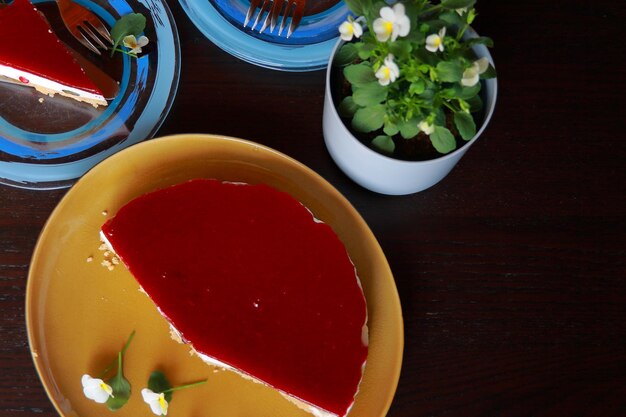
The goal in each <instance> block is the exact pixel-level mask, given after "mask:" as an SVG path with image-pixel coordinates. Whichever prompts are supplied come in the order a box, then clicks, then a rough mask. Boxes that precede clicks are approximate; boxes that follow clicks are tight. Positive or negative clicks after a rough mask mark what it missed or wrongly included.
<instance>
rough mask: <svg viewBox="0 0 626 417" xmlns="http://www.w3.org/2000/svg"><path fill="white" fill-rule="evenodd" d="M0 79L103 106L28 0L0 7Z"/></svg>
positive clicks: (81, 72)
mask: <svg viewBox="0 0 626 417" xmlns="http://www.w3.org/2000/svg"><path fill="white" fill-rule="evenodd" d="M0 79H4V80H5V81H11V82H15V83H19V84H22V85H26V86H30V87H33V88H35V89H37V91H39V92H41V93H43V94H47V95H54V94H60V95H62V96H66V97H71V98H73V99H75V100H78V101H84V102H87V103H90V104H92V105H94V106H106V105H107V102H106V100H105V99H104V97H103V95H102V92H101V91H100V90H99V89H98V87H96V85H95V84H94V83H93V82H92V81H91V79H90V78H89V77H88V76H87V75H86V74H85V71H84V70H83V69H82V68H81V66H80V65H79V64H78V63H77V62H76V60H75V59H74V57H73V56H72V55H71V53H70V52H69V51H68V49H67V48H66V47H65V45H63V44H62V43H61V41H60V40H59V38H58V37H57V36H56V35H55V34H54V32H52V30H51V29H50V26H49V25H48V23H47V22H46V21H45V20H44V18H43V17H42V16H41V15H40V14H39V12H38V11H37V9H36V8H35V6H33V5H32V4H31V3H30V2H29V1H28V0H13V3H12V4H11V5H9V6H7V7H4V8H0Z"/></svg>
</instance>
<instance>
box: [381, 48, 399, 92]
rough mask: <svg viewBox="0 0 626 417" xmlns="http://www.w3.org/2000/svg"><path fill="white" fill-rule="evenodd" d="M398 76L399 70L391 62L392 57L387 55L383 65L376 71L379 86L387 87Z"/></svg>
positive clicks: (392, 61)
mask: <svg viewBox="0 0 626 417" xmlns="http://www.w3.org/2000/svg"><path fill="white" fill-rule="evenodd" d="M399 76H400V68H398V65H397V64H396V63H395V62H394V60H393V55H392V54H389V55H387V58H385V61H384V63H383V65H382V66H381V67H380V68H379V69H378V71H376V78H378V82H379V83H380V85H389V83H392V82H394V81H395V80H396V79H397V78H398V77H399Z"/></svg>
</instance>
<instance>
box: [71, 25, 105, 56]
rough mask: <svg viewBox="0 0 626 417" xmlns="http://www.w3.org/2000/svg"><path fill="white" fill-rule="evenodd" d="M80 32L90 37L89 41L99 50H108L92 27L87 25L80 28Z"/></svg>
mask: <svg viewBox="0 0 626 417" xmlns="http://www.w3.org/2000/svg"><path fill="white" fill-rule="evenodd" d="M78 28H79V29H80V30H82V31H83V32H84V34H86V35H87V36H88V37H89V40H90V42H91V43H92V44H95V45H94V46H95V47H96V48H97V47H98V46H99V47H100V48H102V49H104V50H106V49H108V47H107V46H106V45H105V43H104V42H102V40H101V39H100V38H99V37H98V35H96V34H95V33H94V32H93V30H92V29H91V27H90V25H88V24H86V25H84V26H78Z"/></svg>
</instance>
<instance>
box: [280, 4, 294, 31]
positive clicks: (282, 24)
mask: <svg viewBox="0 0 626 417" xmlns="http://www.w3.org/2000/svg"><path fill="white" fill-rule="evenodd" d="M294 6H295V2H293V0H287V4H286V5H285V13H283V20H281V22H280V28H279V29H278V36H281V35H282V34H283V30H284V29H285V25H286V24H287V19H288V18H289V15H290V14H291V10H292V9H293V8H294Z"/></svg>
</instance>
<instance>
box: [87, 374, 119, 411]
mask: <svg viewBox="0 0 626 417" xmlns="http://www.w3.org/2000/svg"><path fill="white" fill-rule="evenodd" d="M81 382H82V384H83V393H84V394H85V397H87V398H89V399H90V400H93V401H95V402H97V403H99V404H103V403H105V402H107V400H108V399H109V397H113V388H111V386H110V385H108V384H107V383H105V382H104V381H103V380H101V379H100V378H92V377H91V376H89V375H87V374H85V375H83V377H82V378H81Z"/></svg>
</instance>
